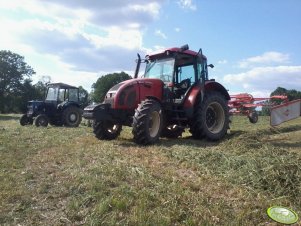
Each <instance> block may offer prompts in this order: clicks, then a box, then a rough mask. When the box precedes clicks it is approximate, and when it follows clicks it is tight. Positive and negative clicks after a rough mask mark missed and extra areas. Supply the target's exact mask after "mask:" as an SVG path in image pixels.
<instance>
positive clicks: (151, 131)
mask: <svg viewBox="0 0 301 226" xmlns="http://www.w3.org/2000/svg"><path fill="white" fill-rule="evenodd" d="M162 124H163V117H162V109H161V105H160V104H159V103H158V102H157V101H156V100H152V99H146V100H144V101H142V102H141V104H140V105H139V106H138V108H137V109H136V111H135V115H134V117H133V130H132V133H133V135H134V141H135V142H136V143H137V144H142V145H148V144H153V143H155V142H157V141H158V140H159V137H160V135H161V130H162Z"/></svg>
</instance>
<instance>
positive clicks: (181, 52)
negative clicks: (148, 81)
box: [146, 47, 207, 60]
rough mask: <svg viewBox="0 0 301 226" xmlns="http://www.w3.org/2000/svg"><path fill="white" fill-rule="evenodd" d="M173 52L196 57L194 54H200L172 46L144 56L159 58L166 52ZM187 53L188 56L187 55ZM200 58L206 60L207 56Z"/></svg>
mask: <svg viewBox="0 0 301 226" xmlns="http://www.w3.org/2000/svg"><path fill="white" fill-rule="evenodd" d="M168 53H169V54H175V53H178V54H182V55H186V57H189V56H191V57H196V56H198V55H199V56H200V54H198V53H197V52H195V51H193V50H190V49H188V50H184V51H183V50H182V49H181V48H179V47H172V48H168V49H165V50H163V51H162V50H161V51H159V52H155V53H152V54H149V55H146V57H148V58H150V59H156V58H161V57H164V56H166V55H167V54H168ZM187 55H188V56H187ZM202 58H203V59H204V60H207V57H206V56H204V55H202Z"/></svg>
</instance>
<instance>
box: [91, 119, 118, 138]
mask: <svg viewBox="0 0 301 226" xmlns="http://www.w3.org/2000/svg"><path fill="white" fill-rule="evenodd" d="M92 126H93V132H94V134H95V137H97V138H98V139H100V140H113V139H115V138H117V137H118V136H119V134H120V132H121V130H122V126H121V125H119V124H113V123H111V122H109V121H98V122H93V124H92Z"/></svg>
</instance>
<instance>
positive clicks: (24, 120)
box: [20, 114, 33, 126]
mask: <svg viewBox="0 0 301 226" xmlns="http://www.w3.org/2000/svg"><path fill="white" fill-rule="evenodd" d="M32 124H33V119H32V118H30V117H28V116H27V115H26V114H24V115H22V116H21V118H20V125H21V126H26V125H32Z"/></svg>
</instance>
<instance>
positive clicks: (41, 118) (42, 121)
mask: <svg viewBox="0 0 301 226" xmlns="http://www.w3.org/2000/svg"><path fill="white" fill-rule="evenodd" d="M48 122H49V120H48V117H47V116H46V115H44V114H41V115H38V116H37V117H36V119H35V121H34V124H35V125H36V126H37V127H39V126H43V127H47V126H48Z"/></svg>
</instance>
